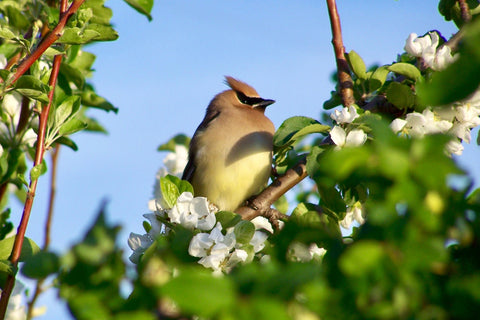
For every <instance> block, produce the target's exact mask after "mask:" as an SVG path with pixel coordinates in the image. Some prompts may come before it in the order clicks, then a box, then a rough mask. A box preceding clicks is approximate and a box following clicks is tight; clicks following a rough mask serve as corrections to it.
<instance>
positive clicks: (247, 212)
mask: <svg viewBox="0 0 480 320" xmlns="http://www.w3.org/2000/svg"><path fill="white" fill-rule="evenodd" d="M305 162H306V161H305V160H302V161H301V162H300V163H298V164H297V165H296V166H295V167H293V168H291V169H288V170H287V172H285V174H284V175H283V176H280V177H279V178H277V179H275V181H273V182H272V183H271V184H270V185H269V186H268V187H267V188H266V189H265V190H263V191H262V193H260V194H259V195H257V196H256V197H254V198H253V199H251V200H250V201H249V205H246V206H243V207H240V208H238V209H237V210H235V212H236V213H238V214H239V215H241V216H242V218H243V219H245V220H252V219H253V218H256V217H258V216H265V217H267V218H273V219H274V220H276V219H278V217H279V216H280V214H279V213H276V212H275V211H272V209H271V208H270V206H271V205H272V204H273V203H274V202H275V201H276V200H277V199H279V198H280V197H281V196H282V195H284V194H285V193H286V192H287V191H288V190H290V189H291V188H293V187H294V186H295V185H297V184H298V183H299V182H300V181H302V180H303V179H305V177H306V176H307V169H306V166H305Z"/></svg>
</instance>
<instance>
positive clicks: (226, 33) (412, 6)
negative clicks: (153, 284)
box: [13, 0, 480, 319]
mask: <svg viewBox="0 0 480 320" xmlns="http://www.w3.org/2000/svg"><path fill="white" fill-rule="evenodd" d="M437 4H438V1H433V0H424V1H416V0H399V1H395V0H375V1H373V0H364V1H355V0H350V1H348V0H345V1H338V10H339V12H340V16H341V20H342V29H343V35H344V43H345V47H346V50H347V51H350V50H355V51H356V52H357V53H359V54H360V56H361V57H362V58H363V59H364V60H365V62H366V64H367V65H371V64H375V63H377V64H388V63H392V62H393V61H394V60H396V57H397V54H398V53H401V52H402V51H403V46H404V44H405V40H406V39H407V37H408V35H409V34H410V33H411V32H415V33H417V34H424V33H425V32H427V31H429V30H432V29H437V30H439V31H440V32H441V33H442V34H443V35H444V36H446V37H449V36H450V35H451V34H452V33H453V32H455V27H454V25H453V23H452V22H446V21H444V20H443V18H442V17H441V16H440V15H439V14H438V11H437ZM107 6H110V7H111V8H113V11H114V17H113V23H114V24H115V27H116V29H117V31H118V32H119V34H120V38H119V39H118V40H117V41H115V42H111V43H101V44H96V45H93V46H90V47H89V48H88V50H89V51H92V52H94V53H95V54H97V60H96V63H95V65H94V68H95V69H96V72H95V74H94V78H93V79H92V82H93V83H94V85H95V87H96V89H97V92H98V93H99V94H101V95H103V96H105V97H107V98H108V99H109V100H110V101H111V102H112V103H113V104H114V105H115V106H116V107H118V108H119V109H120V110H119V113H118V115H115V114H113V113H111V114H105V113H103V112H101V111H98V110H91V111H92V112H90V115H91V116H93V117H95V118H97V119H98V120H99V121H101V122H102V123H103V124H104V126H105V127H106V128H107V130H108V131H109V135H108V136H104V135H94V134H88V133H80V134H77V135H76V136H73V139H74V140H75V141H76V143H77V144H78V146H79V151H78V152H73V151H71V150H69V149H67V148H63V149H62V150H61V151H60V164H59V172H58V183H57V184H58V191H57V202H56V206H55V216H54V222H53V228H52V230H53V234H52V248H53V249H54V250H57V251H59V252H64V251H65V250H66V248H68V247H69V246H70V245H71V244H72V243H73V242H74V241H76V240H78V239H79V238H81V236H82V235H83V234H84V232H85V231H86V229H87V228H88V226H89V225H90V224H91V223H92V220H93V218H94V215H95V213H96V211H97V209H98V208H99V206H100V203H101V201H102V200H104V199H106V200H108V218H109V220H110V221H112V222H116V223H120V224H121V225H122V226H123V231H122V233H121V239H120V241H121V243H122V245H124V246H125V248H126V255H125V257H127V254H128V253H129V252H128V248H127V246H126V240H127V237H128V234H129V233H130V232H138V233H140V232H142V221H143V218H142V214H144V213H147V201H148V200H149V198H150V197H151V193H152V187H153V182H154V176H155V173H156V171H157V169H158V168H159V166H160V165H161V164H162V159H163V156H164V153H159V152H157V151H156V148H157V146H158V145H160V144H161V143H163V142H165V141H167V140H168V139H169V138H170V137H172V136H174V135H175V134H177V133H180V132H183V133H186V134H188V135H192V134H193V132H194V130H195V128H196V127H197V125H198V123H199V122H200V121H201V119H202V118H203V115H204V112H205V108H206V106H207V104H208V103H209V101H210V99H211V98H212V97H213V96H214V95H215V94H216V93H218V92H220V91H222V90H225V88H226V87H225V85H224V82H223V76H224V75H231V76H234V77H237V78H238V79H241V80H243V81H245V82H247V83H249V84H251V85H252V86H254V87H255V88H256V89H257V91H258V92H259V93H260V95H262V96H263V97H265V98H271V99H275V100H276V101H277V102H276V103H275V104H274V105H272V106H271V107H269V108H268V110H267V116H269V117H270V118H271V119H272V121H273V122H274V124H275V126H276V127H278V126H279V125H280V124H281V123H282V121H283V120H285V119H286V118H288V117H291V116H295V115H304V116H310V117H313V118H317V119H319V118H320V114H321V112H322V104H323V102H324V101H325V100H326V99H328V97H329V96H330V91H331V90H332V89H333V87H334V84H332V83H331V81H330V77H331V74H332V71H333V70H334V69H335V60H334V55H333V49H332V46H331V33H330V25H329V21H328V13H327V8H326V4H325V2H324V1H313V0H310V1H279V0H276V1H275V0H269V1H253V0H248V1H225V0H224V1H213V0H211V1H158V0H157V1H156V3H155V5H154V9H153V12H152V15H153V18H154V20H153V21H152V22H148V21H147V19H146V18H144V17H143V16H140V15H139V14H136V13H135V12H134V11H133V10H132V9H131V8H130V7H128V6H127V5H126V4H125V3H124V2H123V1H112V0H111V1H107ZM477 131H478V129H477V130H476V131H475V134H474V135H473V137H474V139H473V140H475V139H476V136H477V134H476V132H477ZM479 158H480V148H479V147H478V146H476V145H475V144H474V142H473V145H466V149H465V152H464V155H463V156H461V157H459V158H458V161H459V162H460V163H461V164H462V165H463V166H464V167H468V168H470V169H471V170H473V171H472V172H473V176H474V177H475V181H476V185H477V186H478V185H479V182H480V170H479V168H478V165H476V163H477V162H478V159H479ZM48 180H49V176H48V175H46V176H43V177H41V178H40V182H39V186H38V191H37V195H36V199H35V203H34V208H33V212H32V217H31V220H30V223H29V226H28V229H27V236H29V237H31V238H33V239H34V240H35V241H36V242H37V243H38V244H40V245H41V244H42V242H43V228H44V221H45V212H46V196H47V195H46V192H47V188H48V184H47V182H48ZM20 214H21V208H20V207H18V208H15V210H14V213H13V216H14V217H13V218H14V219H15V220H16V221H18V220H17V219H19V216H20ZM42 304H44V305H47V306H48V308H49V310H48V311H47V314H46V316H44V317H41V318H39V319H68V316H66V311H65V309H64V307H63V306H62V305H61V304H59V303H58V301H56V300H55V295H54V294H53V292H52V293H49V294H46V295H44V296H43V297H42V298H41V299H40V302H39V305H42Z"/></svg>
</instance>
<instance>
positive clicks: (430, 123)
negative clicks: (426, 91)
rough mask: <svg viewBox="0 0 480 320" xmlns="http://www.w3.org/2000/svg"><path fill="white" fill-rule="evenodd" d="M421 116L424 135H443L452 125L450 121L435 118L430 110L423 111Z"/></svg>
mask: <svg viewBox="0 0 480 320" xmlns="http://www.w3.org/2000/svg"><path fill="white" fill-rule="evenodd" d="M422 115H423V116H424V117H425V124H424V126H425V132H426V133H444V132H447V131H448V130H449V129H450V128H451V127H452V125H453V124H452V123H451V122H450V121H446V120H442V119H440V118H439V117H437V116H436V115H435V114H434V113H433V112H432V110H430V109H428V108H427V109H425V110H423V112H422Z"/></svg>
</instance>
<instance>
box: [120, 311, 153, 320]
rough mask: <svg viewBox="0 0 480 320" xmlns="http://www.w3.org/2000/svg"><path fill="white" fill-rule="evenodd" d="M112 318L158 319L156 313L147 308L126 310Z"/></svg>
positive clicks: (125, 319)
mask: <svg viewBox="0 0 480 320" xmlns="http://www.w3.org/2000/svg"><path fill="white" fill-rule="evenodd" d="M111 319H112V320H133V319H134V320H156V319H158V318H157V317H155V315H154V314H153V313H152V312H150V311H147V310H137V311H124V312H122V313H119V314H116V315H114V316H113V318H111Z"/></svg>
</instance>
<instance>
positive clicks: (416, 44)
mask: <svg viewBox="0 0 480 320" xmlns="http://www.w3.org/2000/svg"><path fill="white" fill-rule="evenodd" d="M439 43H440V37H439V35H438V33H437V32H429V33H428V34H427V35H425V36H423V37H421V38H419V37H418V36H417V34H415V33H411V34H410V35H409V36H408V38H407V42H406V44H405V51H406V52H407V53H409V54H411V55H412V56H414V57H417V58H422V59H423V61H424V62H425V64H426V65H427V66H428V67H430V68H432V69H433V70H437V71H438V70H443V69H445V68H446V67H447V66H448V65H449V64H451V63H452V62H453V61H454V60H455V57H454V56H452V51H451V49H450V47H448V46H445V45H443V46H440V48H438V45H439Z"/></svg>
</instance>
